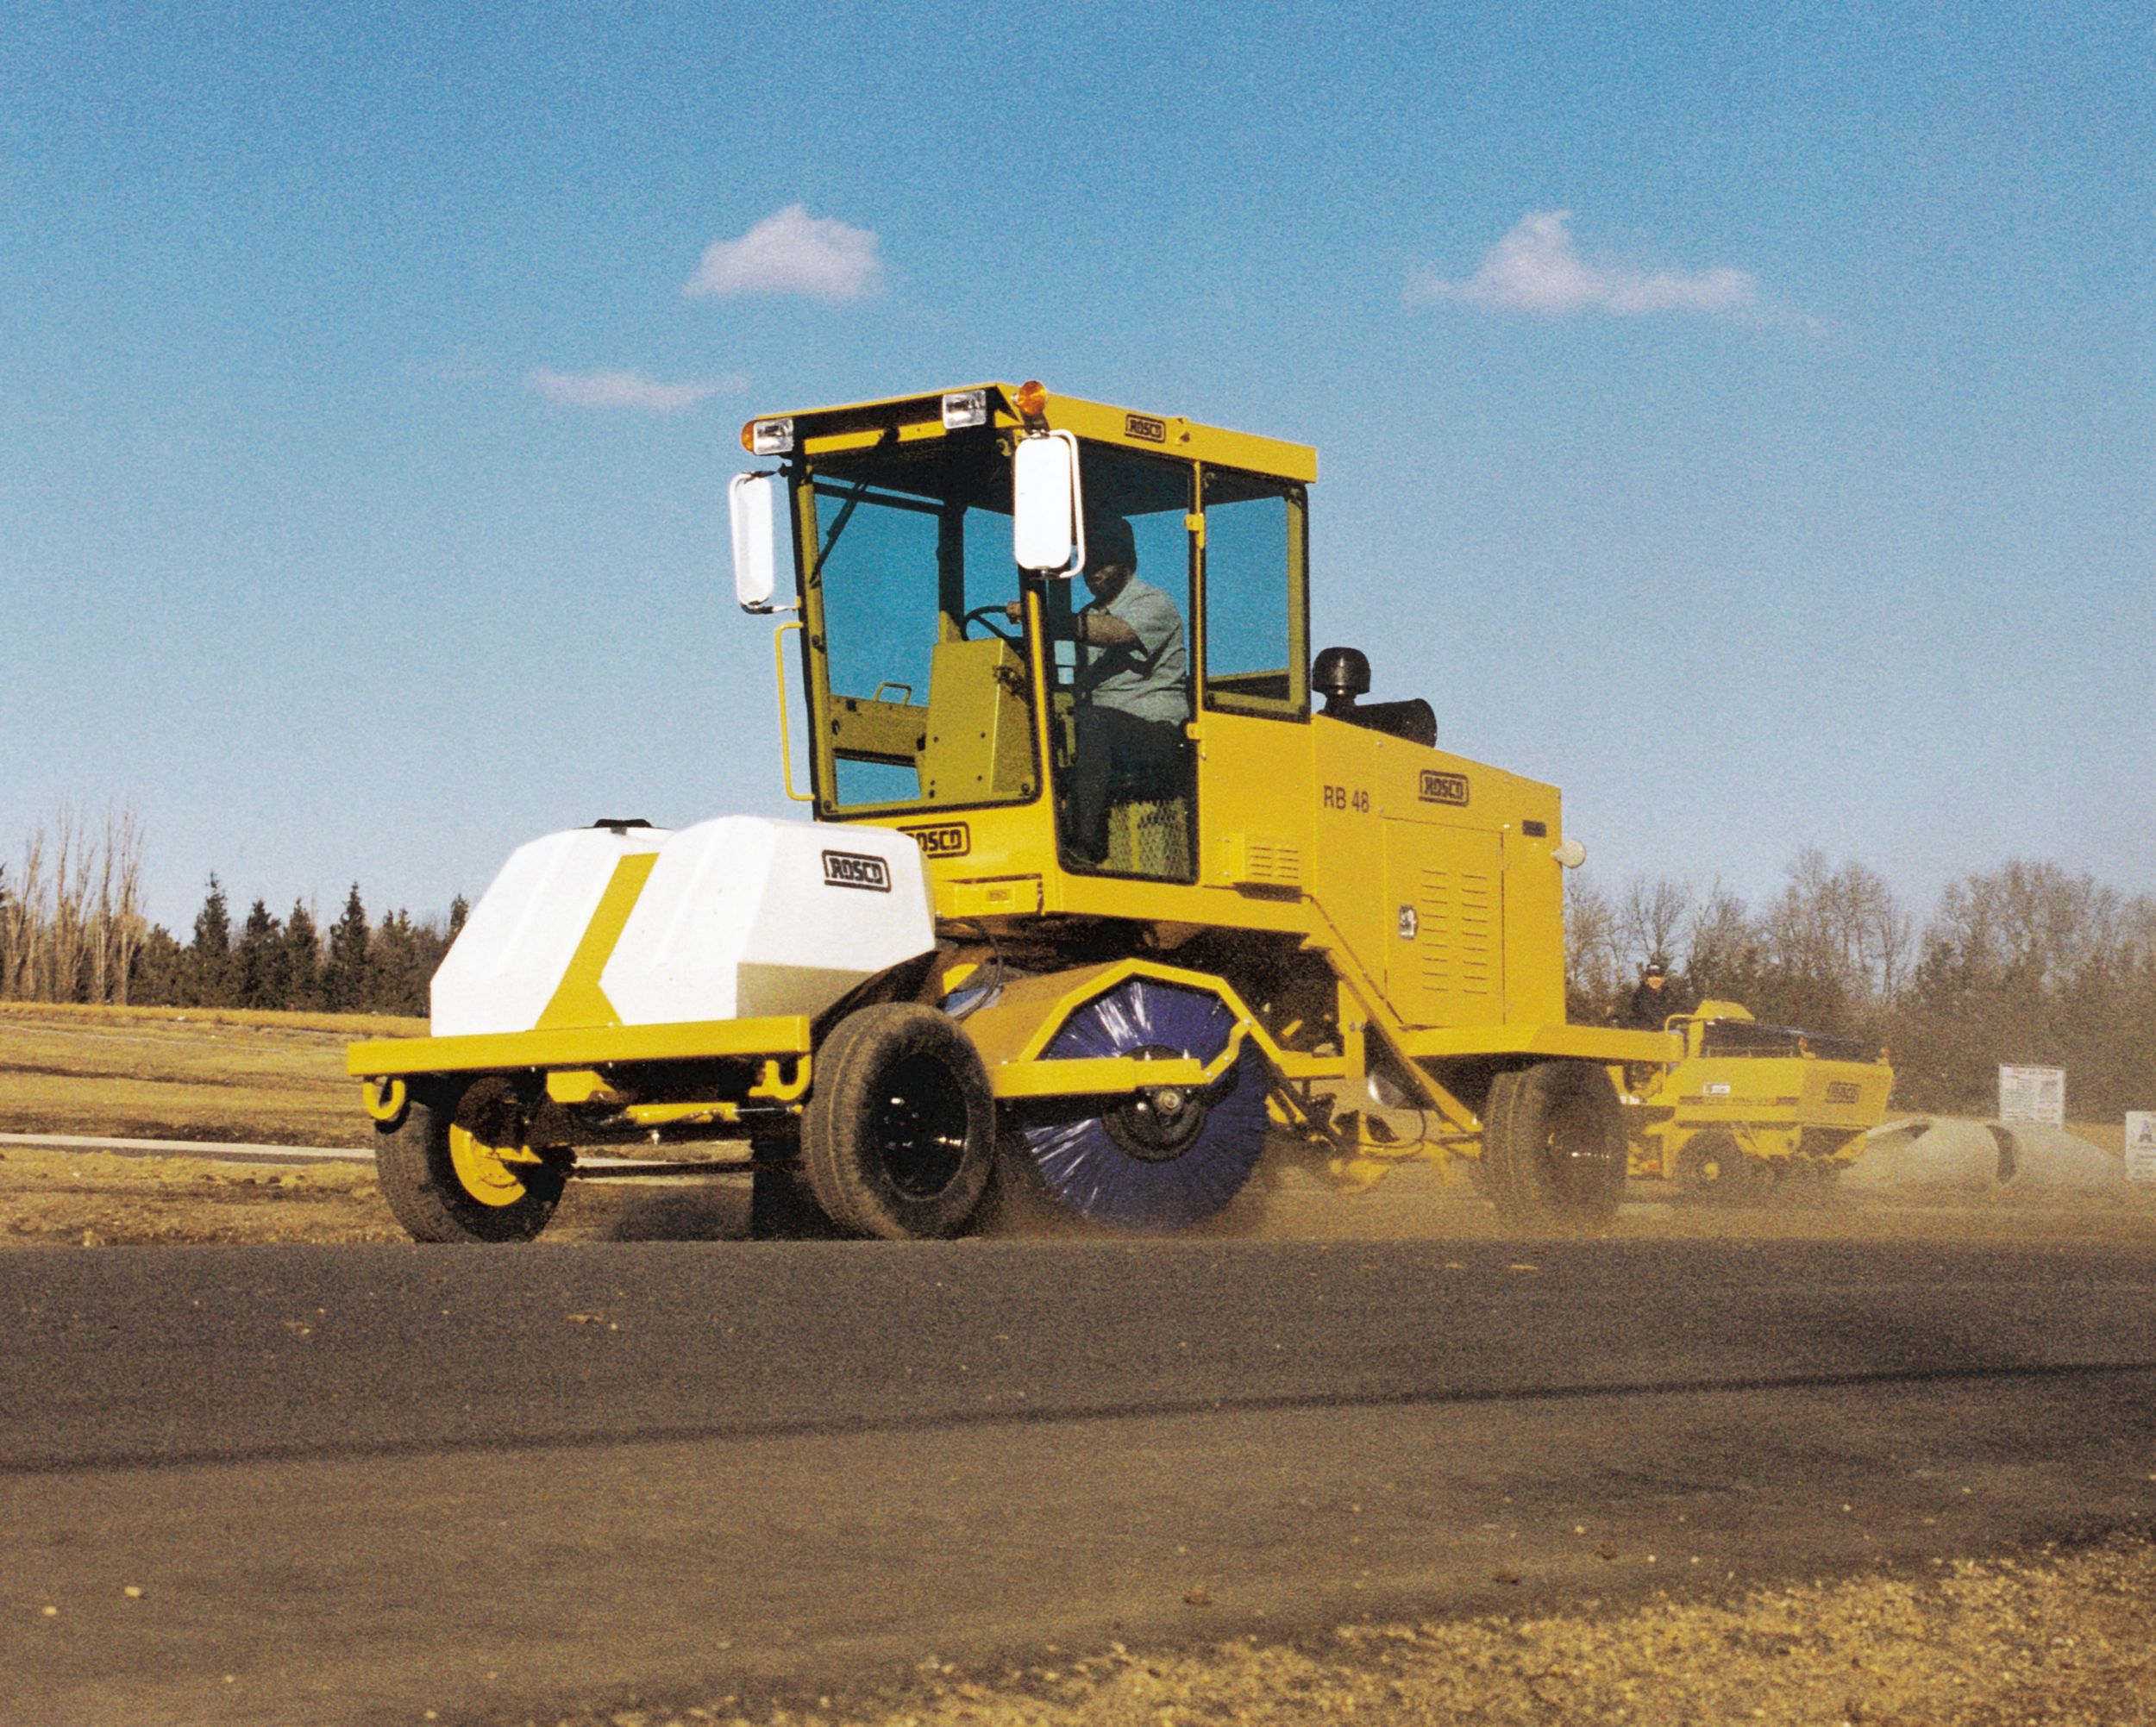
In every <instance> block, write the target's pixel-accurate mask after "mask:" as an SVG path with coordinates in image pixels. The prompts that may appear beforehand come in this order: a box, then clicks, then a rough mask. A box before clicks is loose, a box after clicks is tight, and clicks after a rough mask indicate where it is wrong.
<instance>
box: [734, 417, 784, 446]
mask: <svg viewBox="0 0 2156 1727" xmlns="http://www.w3.org/2000/svg"><path fill="white" fill-rule="evenodd" d="M741 447H743V449H745V450H747V451H748V452H749V454H750V455H752V456H787V455H792V454H793V419H792V418H791V416H789V417H787V418H786V419H782V420H751V421H750V422H749V423H748V424H747V425H745V426H743V428H742V429H741Z"/></svg>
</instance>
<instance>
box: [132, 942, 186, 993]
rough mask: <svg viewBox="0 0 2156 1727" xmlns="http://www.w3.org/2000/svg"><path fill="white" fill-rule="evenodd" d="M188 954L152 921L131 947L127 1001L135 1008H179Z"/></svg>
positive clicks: (184, 987) (184, 986)
mask: <svg viewBox="0 0 2156 1727" xmlns="http://www.w3.org/2000/svg"><path fill="white" fill-rule="evenodd" d="M190 958H191V956H190V954H189V953H188V951H187V949H186V948H183V947H181V946H180V945H179V941H178V940H177V939H176V938H175V937H174V936H173V935H172V931H171V930H169V929H166V927H165V926H164V925H163V924H162V923H153V924H152V925H151V926H150V927H149V929H148V930H147V932H146V933H145V934H144V935H143V937H142V942H141V946H140V947H138V948H135V960H134V964H133V965H132V966H131V967H129V968H128V1001H129V1002H130V1003H132V1004H134V1005H135V1006H137V1007H179V1006H182V1005H184V1004H185V1002H186V999H187V985H188V962H189V960H190Z"/></svg>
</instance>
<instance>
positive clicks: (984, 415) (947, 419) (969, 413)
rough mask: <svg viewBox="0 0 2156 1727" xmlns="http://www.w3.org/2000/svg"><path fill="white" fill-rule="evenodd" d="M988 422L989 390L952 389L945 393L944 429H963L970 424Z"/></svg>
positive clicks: (980, 424) (978, 424)
mask: <svg viewBox="0 0 2156 1727" xmlns="http://www.w3.org/2000/svg"><path fill="white" fill-rule="evenodd" d="M987 423H988V392H987V391H985V390H951V391H945V392H944V395H943V429H944V430H945V431H947V432H960V431H963V430H964V429H966V428H967V427H968V426H985V425H987Z"/></svg>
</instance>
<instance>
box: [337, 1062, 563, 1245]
mask: <svg viewBox="0 0 2156 1727" xmlns="http://www.w3.org/2000/svg"><path fill="white" fill-rule="evenodd" d="M523 1129H524V1118H523V1111H522V1110H521V1109H520V1108H519V1107H518V1105H517V1099H516V1098H515V1096H514V1094H513V1093H512V1092H511V1091H510V1088H509V1085H508V1082H507V1081H506V1080H503V1079H477V1080H474V1081H473V1082H472V1083H471V1084H470V1085H468V1086H465V1087H464V1088H463V1089H462V1090H461V1091H447V1092H440V1093H436V1094H435V1095H433V1096H432V1097H429V1098H422V1097H417V1096H416V1097H414V1098H412V1100H411V1103H410V1104H409V1105H407V1106H406V1108H405V1111H404V1117H403V1118H402V1119H401V1120H400V1121H398V1123H395V1124H394V1125H393V1126H384V1127H380V1128H378V1129H377V1130H376V1131H377V1133H378V1135H379V1137H378V1138H377V1139H376V1141H375V1142H374V1167H375V1170H376V1172H377V1173H379V1176H380V1178H381V1183H382V1198H384V1199H385V1200H386V1201H388V1203H389V1209H390V1211H392V1213H393V1214H394V1215H395V1217H396V1218H397V1221H398V1223H402V1224H403V1225H404V1228H405V1230H407V1231H408V1232H409V1233H410V1234H411V1238H412V1239H413V1240H414V1241H416V1242H528V1241H530V1239H531V1238H532V1237H533V1236H536V1235H537V1234H538V1233H539V1232H540V1230H543V1229H545V1228H546V1226H547V1220H548V1218H550V1217H553V1216H554V1210H555V1206H556V1205H560V1204H561V1189H562V1186H563V1185H564V1184H565V1183H566V1182H567V1179H568V1168H567V1161H566V1160H560V1161H557V1160H555V1159H552V1158H550V1159H548V1161H546V1162H544V1163H536V1164H524V1163H517V1164H502V1163H497V1162H494V1161H492V1160H489V1159H487V1158H486V1157H485V1155H484V1154H485V1150H486V1148H487V1147H488V1146H494V1145H517V1144H519V1143H521V1142H522V1140H523ZM453 1135H461V1136H464V1138H463V1142H461V1143H459V1142H457V1141H455V1140H453V1137H452V1136H453ZM475 1153H476V1156H475ZM460 1159H461V1161H462V1162H463V1165H464V1173H460V1169H459V1162H460ZM467 1177H468V1178H469V1179H467Z"/></svg>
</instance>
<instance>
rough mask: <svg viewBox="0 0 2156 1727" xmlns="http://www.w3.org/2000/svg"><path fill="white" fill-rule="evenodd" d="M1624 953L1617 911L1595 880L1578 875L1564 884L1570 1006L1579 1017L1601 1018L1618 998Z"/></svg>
mask: <svg viewBox="0 0 2156 1727" xmlns="http://www.w3.org/2000/svg"><path fill="white" fill-rule="evenodd" d="M1622 965H1623V954H1622V953H1621V952H1620V948H1619V940H1618V925H1617V912H1616V910H1615V908H1614V907H1613V906H1612V905H1611V904H1610V903H1609V900H1608V898H1607V897H1606V896H1605V895H1604V894H1603V893H1602V892H1601V890H1599V889H1598V888H1596V887H1595V885H1594V884H1593V883H1591V882H1589V881H1586V880H1583V879H1581V878H1580V877H1579V876H1578V875H1576V874H1574V875H1571V876H1568V877H1567V878H1566V879H1565V884H1564V976H1565V982H1566V986H1567V989H1566V998H1567V1007H1568V1011H1570V1014H1571V1015H1572V1017H1574V1018H1576V1019H1600V1018H1601V1017H1602V1016H1603V1015H1605V1014H1607V1013H1608V1011H1609V1009H1610V1007H1611V1005H1612V1004H1614V1002H1615V1000H1616V997H1617V990H1618V983H1619V973H1620V968H1621V967H1622Z"/></svg>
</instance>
